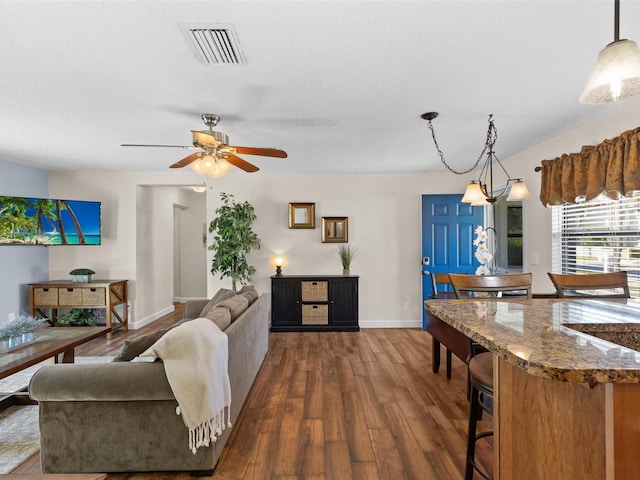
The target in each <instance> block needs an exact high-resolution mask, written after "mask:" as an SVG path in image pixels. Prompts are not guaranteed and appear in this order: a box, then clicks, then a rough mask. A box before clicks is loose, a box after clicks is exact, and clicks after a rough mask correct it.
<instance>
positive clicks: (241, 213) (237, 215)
mask: <svg viewBox="0 0 640 480" xmlns="http://www.w3.org/2000/svg"><path fill="white" fill-rule="evenodd" d="M220 199H221V200H222V205H220V206H219V207H218V208H216V211H215V213H216V215H217V217H216V218H214V219H213V220H212V221H211V223H210V224H209V233H213V234H214V237H213V242H212V244H211V245H210V246H209V250H211V251H213V252H214V254H213V260H212V261H211V273H212V274H214V275H215V274H216V273H220V279H222V278H224V277H230V278H231V288H232V289H233V290H236V283H237V282H240V283H242V284H243V285H245V284H247V283H248V282H249V280H251V276H252V275H253V274H254V273H255V271H256V269H255V268H254V267H252V266H251V265H249V264H248V262H247V255H248V254H249V252H250V251H251V250H252V249H253V248H255V249H259V248H260V239H259V238H258V235H257V234H256V233H255V232H254V231H253V229H252V228H251V225H252V224H253V222H254V221H255V219H256V214H255V213H254V209H253V207H252V206H251V204H249V203H248V202H243V203H239V202H237V201H236V200H235V198H234V196H233V195H231V194H227V193H224V192H221V193H220Z"/></svg>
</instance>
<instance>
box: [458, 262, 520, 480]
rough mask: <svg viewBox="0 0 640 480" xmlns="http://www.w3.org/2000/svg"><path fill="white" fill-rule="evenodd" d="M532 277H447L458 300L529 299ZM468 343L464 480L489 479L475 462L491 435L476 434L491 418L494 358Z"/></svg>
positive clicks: (508, 275) (487, 433)
mask: <svg viewBox="0 0 640 480" xmlns="http://www.w3.org/2000/svg"><path fill="white" fill-rule="evenodd" d="M531 278H532V277H531V273H512V274H504V275H459V274H449V279H450V280H451V283H452V285H453V290H454V292H455V294H456V296H457V298H467V299H471V298H478V299H481V298H482V296H479V297H474V295H475V294H478V293H481V294H483V295H487V294H489V295H491V296H494V297H495V296H497V295H503V294H504V295H503V296H504V297H507V298H517V297H525V298H532V294H531ZM478 347H479V346H478V345H477V344H474V343H473V342H472V341H471V340H469V361H468V362H467V364H468V371H469V385H470V398H471V404H470V406H469V429H468V432H467V456H466V462H465V473H464V478H465V480H471V479H472V478H473V471H474V470H476V471H477V472H478V473H479V474H480V476H482V478H485V479H487V480H490V479H491V477H490V476H489V474H487V473H486V472H485V471H484V470H483V469H481V468H479V466H478V465H477V464H476V461H475V450H476V442H477V441H478V440H480V439H481V438H485V437H488V436H491V435H493V432H492V431H486V432H481V433H477V428H478V421H479V420H480V419H481V415H482V411H485V412H487V413H488V414H489V415H492V416H493V354H492V353H491V352H487V351H484V352H482V353H478V352H479V350H480V348H478Z"/></svg>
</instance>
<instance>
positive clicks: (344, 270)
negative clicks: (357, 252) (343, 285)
mask: <svg viewBox="0 0 640 480" xmlns="http://www.w3.org/2000/svg"><path fill="white" fill-rule="evenodd" d="M349 275H351V273H350V271H349V269H348V268H343V269H342V276H343V277H348V276H349Z"/></svg>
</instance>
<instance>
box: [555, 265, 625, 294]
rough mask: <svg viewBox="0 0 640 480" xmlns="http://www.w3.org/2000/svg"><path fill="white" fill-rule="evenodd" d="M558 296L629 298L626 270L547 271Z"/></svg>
mask: <svg viewBox="0 0 640 480" xmlns="http://www.w3.org/2000/svg"><path fill="white" fill-rule="evenodd" d="M547 275H549V278H550V279H551V281H552V282H553V286H554V287H556V293H557V295H558V297H582V296H599V297H608V298H629V297H630V296H631V295H630V293H629V283H628V281H627V272H624V271H623V272H609V273H587V274H562V273H550V272H549V273H547Z"/></svg>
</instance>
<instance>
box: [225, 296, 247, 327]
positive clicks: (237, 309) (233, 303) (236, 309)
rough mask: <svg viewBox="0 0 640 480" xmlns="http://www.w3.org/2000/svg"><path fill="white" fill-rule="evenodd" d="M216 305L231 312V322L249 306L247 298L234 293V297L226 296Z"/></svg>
mask: <svg viewBox="0 0 640 480" xmlns="http://www.w3.org/2000/svg"><path fill="white" fill-rule="evenodd" d="M218 306H219V307H225V308H228V309H229V312H230V313H231V321H232V322H233V321H234V320H235V319H236V318H238V317H239V316H240V315H241V314H242V312H244V311H245V310H246V309H247V307H248V306H249V300H247V299H246V298H244V297H243V296H242V295H235V296H234V297H231V298H227V299H226V300H224V301H223V302H220V303H219V304H218Z"/></svg>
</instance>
